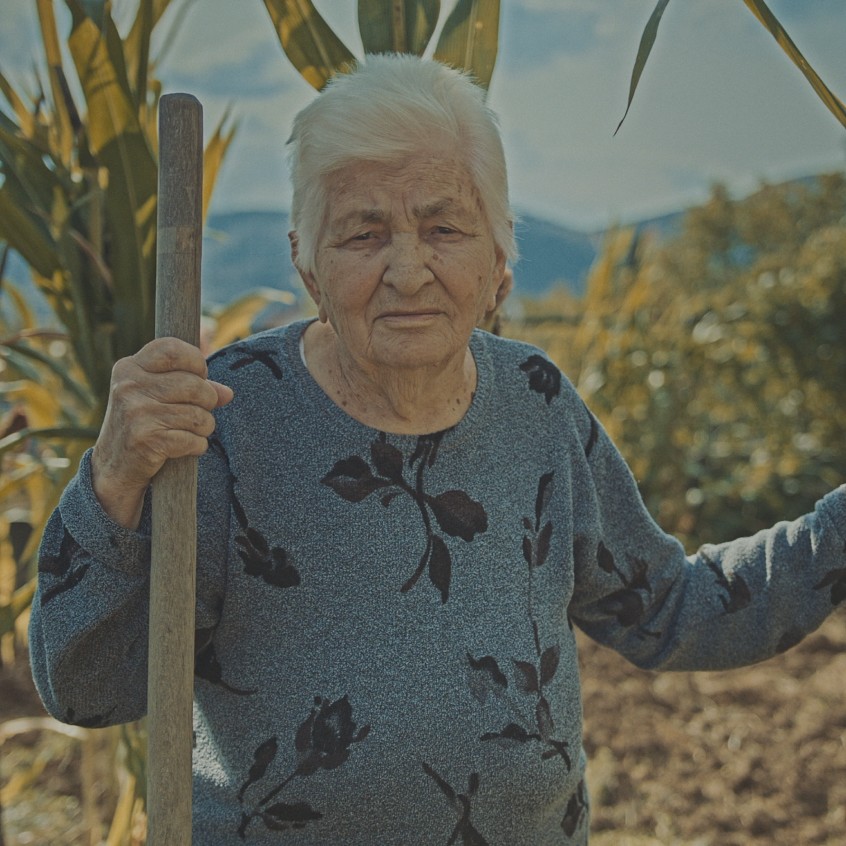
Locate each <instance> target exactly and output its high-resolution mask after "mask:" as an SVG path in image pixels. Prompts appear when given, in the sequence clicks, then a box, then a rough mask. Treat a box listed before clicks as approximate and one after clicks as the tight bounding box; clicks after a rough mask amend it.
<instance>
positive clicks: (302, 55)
mask: <svg viewBox="0 0 846 846" xmlns="http://www.w3.org/2000/svg"><path fill="white" fill-rule="evenodd" d="M264 5H265V6H266V7H267V11H268V13H269V14H270V19H271V20H272V21H273V26H274V28H275V29H276V35H277V36H278V38H279V43H280V44H281V45H282V49H283V50H284V51H285V55H286V56H287V57H288V58H289V59H290V61H291V64H293V66H294V67H295V68H296V69H297V70H298V71H299V72H300V74H301V75H302V77H303V78H304V79H305V80H306V81H307V82H308V83H309V85H311V86H313V87H314V88H316V89H317V90H318V91H320V90H321V89H322V88H323V87H324V86H325V85H326V83H327V82H328V81H329V79H330V78H331V77H333V76H334V75H335V74H336V73H339V72H343V71H345V70H346V69H347V68H349V67H351V66H352V65H353V63H354V62H355V56H353V54H352V53H351V52H350V51H349V49H348V48H347V46H346V45H345V44H344V42H343V41H341V39H340V38H338V36H337V35H336V34H335V33H334V32H333V31H332V29H331V27H330V26H329V25H328V24H327V23H326V21H325V20H323V18H322V17H321V16H320V13H319V12H318V11H317V9H315V8H314V5H313V4H312V2H311V0H264Z"/></svg>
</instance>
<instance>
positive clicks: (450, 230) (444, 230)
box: [434, 226, 456, 235]
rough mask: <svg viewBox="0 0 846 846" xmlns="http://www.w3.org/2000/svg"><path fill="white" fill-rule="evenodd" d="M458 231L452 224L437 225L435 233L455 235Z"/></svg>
mask: <svg viewBox="0 0 846 846" xmlns="http://www.w3.org/2000/svg"><path fill="white" fill-rule="evenodd" d="M455 232H456V230H455V229H453V228H452V227H451V226H436V227H435V229H434V233H435V234H436V235H454V234H455Z"/></svg>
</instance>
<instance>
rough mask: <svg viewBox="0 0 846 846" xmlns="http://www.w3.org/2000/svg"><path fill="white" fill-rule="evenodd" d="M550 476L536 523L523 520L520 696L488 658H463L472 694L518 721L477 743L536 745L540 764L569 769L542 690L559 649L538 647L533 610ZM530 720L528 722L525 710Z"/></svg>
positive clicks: (549, 529) (547, 532)
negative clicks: (497, 703) (524, 641)
mask: <svg viewBox="0 0 846 846" xmlns="http://www.w3.org/2000/svg"><path fill="white" fill-rule="evenodd" d="M553 480H554V474H553V473H544V474H543V475H542V476H541V478H540V481H539V482H538V490H537V495H536V496H535V511H534V520H532V518H531V517H524V518H523V528H524V530H525V532H526V534H525V535H524V536H523V558H524V559H525V561H526V563H527V564H528V569H529V589H528V595H529V608H528V617H529V623H530V625H531V627H532V640H533V643H534V649H535V655H534V660H532V661H522V660H513V661H512V662H511V665H512V667H513V670H514V676H513V679H514V688H515V689H516V691H517V693H518V694H519V696H517V697H514V696H512V695H511V693H510V690H509V682H508V677H507V675H506V674H505V672H504V671H503V670H502V668H501V667H500V665H499V662H498V661H497V659H496V658H494V657H493V656H492V655H484V656H482V657H481V658H475V657H474V656H473V655H471V654H470V653H469V652H468V653H467V664H468V671H467V674H468V683H469V685H470V692H471V693H472V694H473V696H474V697H475V698H476V699H477V700H478V701H479V702H480V704H482V705H484V704H485V702H486V701H487V698H488V695H489V694H493V695H494V696H495V697H496V698H498V699H500V700H501V701H503V702H504V703H505V704H506V706H507V708H508V710H509V711H510V712H511V713H512V714H515V715H516V720H514V721H511V722H509V723H507V724H506V725H505V726H504V727H503V728H501V729H499V731H489V732H485V733H484V734H482V736H481V737H480V738H479V739H480V740H481V741H483V742H488V741H497V742H500V743H505V744H510V743H521V744H525V743H529V742H536V743H539V744H540V745H541V746H542V747H544V749H543V751H542V753H541V759H542V760H544V761H546V760H549V759H550V758H555V757H560V758H561V759H562V760H563V761H564V763H565V764H566V765H567V769H568V770H569V769H571V768H572V766H573V762H572V759H571V758H570V752H569V749H568V743H567V741H566V740H558V739H556V738H555V737H554V734H555V721H554V720H553V717H552V709H551V708H550V705H549V700H548V699H547V696H546V691H545V688H546V686H547V685H548V684H549V683H550V682H551V681H552V680H553V679H554V677H555V673H556V672H557V670H558V665H559V661H560V657H561V647H560V645H559V644H558V643H555V644H552V645H551V646H547V647H545V648H542V647H541V638H540V632H539V629H538V622H537V619H536V618H535V610H534V606H533V592H534V586H533V576H534V571H535V570H536V569H537V568H538V567H542V566H543V565H544V564H545V563H546V560H547V557H548V555H549V549H550V543H551V541H552V533H553V531H554V529H553V524H552V521H551V520H549V519H547V510H548V506H549V503H550V500H551V499H552V492H553ZM527 703H528V709H529V711H530V712H531V717H528V718H527V717H526V716H525V714H526V709H527Z"/></svg>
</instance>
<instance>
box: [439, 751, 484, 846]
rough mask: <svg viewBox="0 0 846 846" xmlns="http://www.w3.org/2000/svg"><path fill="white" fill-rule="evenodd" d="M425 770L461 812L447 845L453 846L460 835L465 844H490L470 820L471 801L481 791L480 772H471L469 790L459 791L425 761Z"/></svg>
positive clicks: (481, 845)
mask: <svg viewBox="0 0 846 846" xmlns="http://www.w3.org/2000/svg"><path fill="white" fill-rule="evenodd" d="M423 770H424V772H425V773H426V775H427V776H429V778H431V779H432V781H434V782H435V784H437V785H438V788H439V789H440V791H441V793H443V795H444V796H446V798H447V799H448V800H449V802H450V804H451V805H452V806H453V808H455V810H456V811H457V812H458V814H459V817H458V822H457V823H456V824H455V828H454V829H453V830H452V834H451V835H450V836H449V839H448V840H447V842H446V846H452V844H453V843H457V842H458V838H459V837H460V838H461V842H462V843H463V844H464V846H489V844H488V841H487V840H485V838H484V837H483V836H482V835H481V834H480V833H479V832H478V831H477V830H476V828H475V826H474V825H473V823H472V822H471V821H470V813H471V810H472V808H471V802H472V800H473V797H474V796H475V795H476V793H478V791H479V774H478V773H470V777H469V778H468V780H467V792H466V793H458V792H457V791H456V790H455V788H454V787H452V785H450V784H449V782H447V780H446V779H445V778H444V777H443V776H442V775H441V774H440V773H439V772H438V771H437V770H435V768H434V767H432V766H430V765H429V764H427V763H425V762H424V763H423Z"/></svg>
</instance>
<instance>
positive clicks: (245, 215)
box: [6, 211, 683, 319]
mask: <svg viewBox="0 0 846 846" xmlns="http://www.w3.org/2000/svg"><path fill="white" fill-rule="evenodd" d="M682 215H683V212H677V213H673V214H669V215H666V216H664V217H662V218H654V219H652V220H649V221H642V222H640V223H636V224H632V225H634V226H637V227H638V228H639V229H640V228H650V229H653V230H655V231H657V232H658V233H659V234H664V235H667V234H670V233H671V232H672V231H673V230H674V229H675V227H676V226H677V223H678V221H679V220H680V219H681V217H682ZM515 231H516V235H517V243H518V248H519V252H520V256H519V258H518V260H517V262H516V264H515V265H514V296H518V297H529V298H535V297H541V296H543V295H544V294H546V293H548V292H549V291H550V290H551V289H552V288H554V287H556V286H558V285H565V286H567V287H568V288H569V289H570V290H571V291H573V293H575V294H581V293H582V292H583V291H584V285H585V280H586V278H587V275H588V272H589V270H590V267H591V265H592V264H593V262H594V260H595V258H596V255H597V251H598V249H599V248H600V246H601V243H602V237H603V234H604V233H603V232H584V231H579V230H577V229H573V228H569V227H566V226H561V225H559V224H556V223H552V222H550V221H548V220H543V219H541V218H538V217H535V216H533V215H530V214H524V215H521V216H520V217H519V219H518V222H517V225H516V230H515ZM287 233H288V215H287V213H286V212H284V211H233V212H221V213H216V214H212V215H211V216H210V217H209V219H208V221H207V223H206V229H205V232H204V236H203V262H202V290H203V302H204V305H205V306H207V307H213V306H218V305H226V304H227V303H230V302H232V301H233V300H234V299H237V298H238V297H239V296H241V295H242V294H244V293H247V292H248V291H250V290H253V289H255V288H276V289H279V290H283V291H291V292H293V293H295V294H296V295H298V296H300V295H302V292H303V288H302V283H301V282H300V280H299V277H298V276H297V273H296V271H295V270H294V268H293V266H292V264H291V257H290V252H289V247H288V235H287ZM6 274H7V276H8V277H9V279H10V280H11V281H12V282H14V283H15V284H16V285H19V286H20V287H21V289H22V291H23V293H24V295H25V296H26V298H27V300H28V301H29V302H30V303H31V304H32V305H33V307H34V308H35V309H36V312H37V313H38V314H39V317H41V318H44V319H49V316H50V310H49V308H48V307H47V305H46V303H44V302H43V300H42V299H41V297H40V295H39V294H38V292H37V291H36V290H35V289H34V287H33V285H32V282H31V281H30V278H29V273H28V270H27V266H26V264H25V263H24V262H23V261H22V260H21V259H20V257H19V256H17V255H16V254H14V253H12V254H10V256H9V262H8V264H7V267H6Z"/></svg>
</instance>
